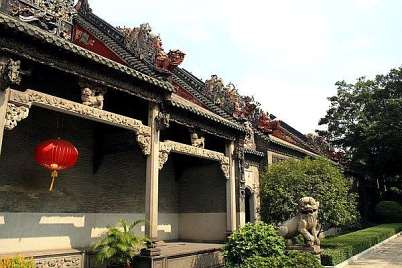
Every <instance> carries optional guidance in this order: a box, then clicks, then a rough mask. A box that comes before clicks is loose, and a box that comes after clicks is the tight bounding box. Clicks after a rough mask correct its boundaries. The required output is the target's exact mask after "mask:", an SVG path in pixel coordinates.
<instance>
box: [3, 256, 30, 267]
mask: <svg viewBox="0 0 402 268" xmlns="http://www.w3.org/2000/svg"><path fill="white" fill-rule="evenodd" d="M0 268H35V262H34V260H33V259H32V258H24V257H22V256H15V257H5V258H0Z"/></svg>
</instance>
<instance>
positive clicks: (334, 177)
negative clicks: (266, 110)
mask: <svg viewBox="0 0 402 268" xmlns="http://www.w3.org/2000/svg"><path fill="white" fill-rule="evenodd" d="M261 183H262V186H261V203H262V204H261V217H262V219H263V221H265V222H267V223H275V224H277V223H280V222H284V221H286V220H288V219H290V218H291V217H292V216H294V215H295V214H297V202H298V200H299V199H300V198H302V197H304V196H311V197H313V198H315V199H316V200H318V201H319V202H320V208H319V219H320V223H321V224H322V225H323V227H324V228H328V227H332V226H342V225H347V224H352V223H355V222H356V221H357V219H358V212H357V208H356V204H357V197H356V194H354V193H351V192H350V189H351V183H350V182H349V181H348V180H347V179H346V178H345V177H344V176H343V174H342V172H341V171H340V169H339V168H338V167H336V166H335V165H334V164H332V163H331V162H329V161H328V160H326V159H321V158H320V159H309V158H306V159H304V160H301V161H297V160H292V159H291V160H286V161H282V162H279V163H276V164H273V165H272V166H270V167H269V168H268V170H267V172H266V173H265V174H262V176H261Z"/></svg>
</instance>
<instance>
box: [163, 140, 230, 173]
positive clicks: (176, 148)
mask: <svg viewBox="0 0 402 268" xmlns="http://www.w3.org/2000/svg"><path fill="white" fill-rule="evenodd" d="M171 152H175V153H179V154H185V155H190V156H195V157H199V158H204V159H209V160H213V161H217V162H219V163H220V165H221V169H222V172H223V174H224V175H225V177H226V179H229V177H230V175H229V173H230V164H229V158H228V157H227V156H225V155H224V154H223V153H219V152H215V151H211V150H207V149H202V148H197V147H194V146H191V145H188V144H183V143H179V142H174V141H165V142H161V143H160V145H159V169H162V168H163V166H164V164H165V163H166V162H167V160H168V158H169V154H170V153H171Z"/></svg>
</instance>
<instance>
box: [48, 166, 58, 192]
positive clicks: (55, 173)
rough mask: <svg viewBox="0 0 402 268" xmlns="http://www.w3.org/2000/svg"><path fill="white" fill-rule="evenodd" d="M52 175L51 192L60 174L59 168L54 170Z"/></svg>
mask: <svg viewBox="0 0 402 268" xmlns="http://www.w3.org/2000/svg"><path fill="white" fill-rule="evenodd" d="M50 176H51V177H52V182H51V184H50V188H49V192H52V191H53V188H54V183H55V181H56V178H57V176H58V174H57V170H53V171H52V173H51V175H50Z"/></svg>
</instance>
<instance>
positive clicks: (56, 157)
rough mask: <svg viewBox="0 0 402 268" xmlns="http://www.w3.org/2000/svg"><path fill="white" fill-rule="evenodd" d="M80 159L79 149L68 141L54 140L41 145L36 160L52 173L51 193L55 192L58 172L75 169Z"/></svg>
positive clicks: (36, 151) (37, 147) (36, 150)
mask: <svg viewBox="0 0 402 268" xmlns="http://www.w3.org/2000/svg"><path fill="white" fill-rule="evenodd" d="M77 159H78V150H77V148H76V147H75V146H74V145H73V144H71V143H70V142H68V141H65V140H61V139H52V140H47V141H44V142H42V143H40V144H39V145H38V146H36V148H35V160H36V162H37V163H38V164H39V165H41V166H42V167H44V168H46V169H49V170H50V171H51V177H52V182H51V184H50V188H49V191H50V192H51V191H53V188H54V182H55V180H56V178H57V176H58V171H60V170H64V169H68V168H70V167H73V166H74V165H75V163H76V162H77Z"/></svg>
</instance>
